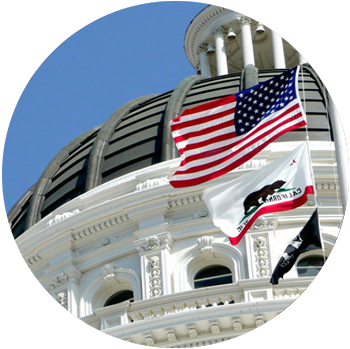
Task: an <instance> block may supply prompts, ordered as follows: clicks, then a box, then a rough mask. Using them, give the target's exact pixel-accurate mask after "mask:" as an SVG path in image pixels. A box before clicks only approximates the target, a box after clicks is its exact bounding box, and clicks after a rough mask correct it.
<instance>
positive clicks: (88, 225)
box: [16, 142, 343, 347]
mask: <svg viewBox="0 0 350 349" xmlns="http://www.w3.org/2000/svg"><path fill="white" fill-rule="evenodd" d="M296 145H297V144H296V143H293V142H291V143H284V144H283V147H281V143H273V144H271V145H269V146H268V147H267V148H266V149H265V150H263V151H262V152H261V153H260V154H259V155H258V156H257V157H255V158H254V159H253V160H251V161H249V162H248V163H246V164H245V165H244V166H241V167H240V168H239V169H238V170H237V171H234V172H232V173H230V174H227V175H225V176H223V177H221V178H218V179H216V180H214V181H212V182H211V183H207V184H205V185H201V186H198V187H191V188H186V189H174V188H172V187H171V185H169V183H168V178H169V176H170V175H171V174H172V173H173V171H174V170H175V169H176V168H177V166H178V161H179V160H178V159H175V160H170V161H167V162H163V163H160V164H157V165H154V166H151V167H148V168H145V169H143V170H140V171H136V172H133V173H130V174H127V175H125V176H123V177H121V178H118V179H115V180H112V181H110V182H107V183H105V184H103V185H101V186H99V187H97V188H95V189H93V190H91V191H89V192H87V193H85V194H83V195H81V196H79V197H77V198H76V199H73V200H72V201H70V202H68V203H67V204H65V205H63V206H62V207H60V208H58V209H57V210H55V211H54V212H52V213H51V214H50V215H48V216H47V217H45V218H44V219H42V220H41V221H40V222H38V223H37V224H36V225H34V226H33V227H31V228H30V229H29V230H28V231H27V232H26V233H25V234H23V235H22V236H20V237H18V238H17V239H16V242H17V244H18V247H19V249H20V251H21V253H22V255H23V257H24V258H25V260H26V262H27V264H28V266H29V267H30V269H31V270H32V272H33V273H34V275H35V276H36V277H37V278H38V280H39V281H40V283H41V284H42V285H43V286H44V287H45V288H46V290H47V291H48V292H49V293H50V294H51V295H52V296H53V297H54V298H55V299H56V300H57V302H59V303H60V304H61V305H62V306H63V307H65V308H66V309H67V310H68V311H69V312H71V313H72V314H73V315H75V316H77V317H78V318H80V319H81V320H82V321H84V322H85V323H87V324H89V325H90V326H92V327H94V328H96V329H99V330H101V331H103V332H105V333H107V334H109V335H111V336H115V337H117V338H121V339H124V340H126V341H129V342H132V343H138V344H144V345H150V346H158V347H186V346H202V345H207V344H213V343H217V342H221V341H224V340H227V339H230V338H234V337H236V336H240V335H242V334H244V333H246V332H248V331H250V330H252V329H254V328H256V327H258V326H261V325H262V324H264V323H265V322H267V321H269V320H270V319H272V318H273V317H275V316H276V315H278V314H279V313H280V312H281V311H282V310H283V309H285V308H286V307H287V306H288V305H290V304H291V303H292V302H293V300H295V298H296V297H298V296H299V295H300V294H301V293H302V292H303V290H305V289H306V288H307V287H308V285H309V284H310V283H311V282H312V280H313V278H312V277H298V274H297V271H296V268H294V269H293V270H291V271H290V272H289V273H288V274H287V275H285V278H284V280H280V283H279V285H277V286H274V287H272V285H271V284H270V283H269V279H270V276H271V273H272V271H273V268H274V267H275V265H276V263H277V261H278V259H279V258H280V256H281V254H282V253H283V251H284V249H285V247H286V246H287V244H288V242H289V240H290V239H291V238H293V237H294V236H295V235H296V234H297V233H298V232H299V230H300V229H301V228H302V226H303V225H304V224H305V223H306V221H307V219H308V218H309V216H310V215H311V213H312V212H313V210H314V208H315V206H314V204H315V203H314V202H312V201H310V202H308V203H307V204H305V205H304V206H303V207H300V208H298V209H296V210H292V211H287V212H281V213H278V214H271V215H265V216H262V217H261V218H259V219H258V220H257V221H256V222H255V224H254V225H253V227H252V228H251V229H250V231H249V232H248V233H247V234H246V235H245V237H244V239H243V240H242V241H241V242H240V243H239V244H238V245H236V246H232V245H231V244H230V242H229V240H228V238H227V237H226V235H224V234H223V233H221V232H220V231H219V230H218V229H217V228H216V227H215V226H214V225H213V223H212V220H211V217H210V215H209V212H208V210H207V208H206V206H205V203H204V202H203V200H202V192H203V190H204V189H205V188H206V187H208V186H209V185H210V186H211V185H215V184H216V183H221V182H222V181H226V180H232V179H233V178H235V177H237V176H241V175H244V174H245V173H247V172H249V171H252V170H254V169H255V168H259V167H261V166H263V165H264V164H266V163H269V162H270V161H273V160H274V159H275V158H277V157H280V156H283V155H284V154H285V153H286V152H288V151H289V150H291V149H293V148H294V147H295V146H296ZM310 148H311V156H312V159H313V169H314V174H315V182H316V190H317V201H318V204H319V209H320V223H321V233H322V239H323V243H324V248H325V251H324V253H325V255H326V256H328V255H329V253H330V251H331V250H332V248H333V246H334V243H335V240H336V237H337V234H338V231H339V228H340V225H341V222H342V219H343V213H342V207H341V203H340V198H339V190H338V182H337V168H336V162H335V160H334V159H335V155H334V149H333V144H332V143H331V142H310ZM308 254H312V255H315V254H321V255H322V251H321V250H319V251H318V250H317V251H312V252H308ZM303 257H304V256H303ZM210 265H222V266H225V267H227V268H229V269H230V271H231V272H232V277H233V282H232V284H225V285H219V286H213V287H206V288H201V289H195V288H194V276H195V274H196V273H197V272H198V271H199V270H201V269H202V268H204V267H206V266H210ZM122 290H132V291H133V293H134V302H132V303H130V302H129V301H125V302H122V303H119V304H115V305H111V306H108V307H104V304H105V302H106V300H107V299H108V298H109V297H110V296H111V295H113V294H115V293H116V292H118V291H122Z"/></svg>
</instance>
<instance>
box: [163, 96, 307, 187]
mask: <svg viewBox="0 0 350 349" xmlns="http://www.w3.org/2000/svg"><path fill="white" fill-rule="evenodd" d="M235 106H236V98H235V95H231V96H228V97H224V98H221V99H218V100H215V101H212V102H209V103H206V104H203V105H200V106H197V107H194V108H191V109H187V110H185V111H184V112H183V113H182V114H181V115H179V116H178V117H177V118H175V119H174V120H173V121H172V122H171V124H170V125H171V131H172V135H173V138H174V140H175V143H176V146H177V147H178V150H179V152H180V154H181V158H182V161H181V164H180V166H179V168H178V170H177V171H176V172H175V173H174V175H173V176H172V178H171V180H170V183H171V185H172V186H173V187H175V188H182V187H189V186H194V185H198V184H201V183H204V182H207V181H209V180H211V179H214V178H216V177H219V176H221V175H223V174H225V173H228V172H230V171H232V170H233V169H235V168H237V167H238V166H240V165H241V164H243V163H244V162H246V161H248V160H249V159H251V158H252V157H253V156H254V155H255V154H257V153H258V152H260V151H261V150H262V149H263V148H265V147H266V146H267V145H268V144H269V143H271V142H272V141H273V140H275V139H276V138H278V137H279V136H281V135H282V134H284V133H286V132H288V131H291V130H294V129H296V128H299V127H301V126H304V125H306V121H305V116H304V112H303V110H302V107H301V106H300V103H299V98H297V99H295V100H293V101H291V102H290V103H289V104H287V105H286V106H285V107H284V108H283V109H281V110H279V111H278V112H275V113H273V114H271V115H269V116H268V117H266V118H265V119H263V120H262V121H261V122H260V123H259V124H257V126H256V127H254V128H253V129H251V130H250V131H249V132H247V133H246V134H243V135H241V136H237V134H236V129H235V120H234V119H235Z"/></svg>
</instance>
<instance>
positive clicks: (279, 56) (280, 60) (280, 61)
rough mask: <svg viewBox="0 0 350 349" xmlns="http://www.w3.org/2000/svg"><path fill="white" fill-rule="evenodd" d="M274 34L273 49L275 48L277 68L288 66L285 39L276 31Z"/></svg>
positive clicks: (274, 54)
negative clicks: (284, 46)
mask: <svg viewBox="0 0 350 349" xmlns="http://www.w3.org/2000/svg"><path fill="white" fill-rule="evenodd" d="M271 34H272V50H273V60H274V62H275V69H284V68H286V61H285V57H284V49H283V41H282V38H281V37H280V36H279V35H278V34H277V33H275V32H274V31H272V32H271Z"/></svg>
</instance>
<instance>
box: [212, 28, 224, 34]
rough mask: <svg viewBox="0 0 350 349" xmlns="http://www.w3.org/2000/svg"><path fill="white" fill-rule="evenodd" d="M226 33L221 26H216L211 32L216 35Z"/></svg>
mask: <svg viewBox="0 0 350 349" xmlns="http://www.w3.org/2000/svg"><path fill="white" fill-rule="evenodd" d="M226 32H227V31H226V30H225V28H224V27H222V26H216V27H215V28H214V29H213V30H212V31H211V34H213V35H217V34H225V33H226Z"/></svg>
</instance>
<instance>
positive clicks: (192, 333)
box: [187, 323, 198, 338]
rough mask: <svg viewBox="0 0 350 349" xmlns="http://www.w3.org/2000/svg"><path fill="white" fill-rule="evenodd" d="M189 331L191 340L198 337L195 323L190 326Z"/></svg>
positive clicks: (188, 326)
mask: <svg viewBox="0 0 350 349" xmlns="http://www.w3.org/2000/svg"><path fill="white" fill-rule="evenodd" d="M187 330H188V335H189V337H190V338H196V337H197V336H198V332H197V330H196V329H195V326H194V323H191V324H188V325H187Z"/></svg>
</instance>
